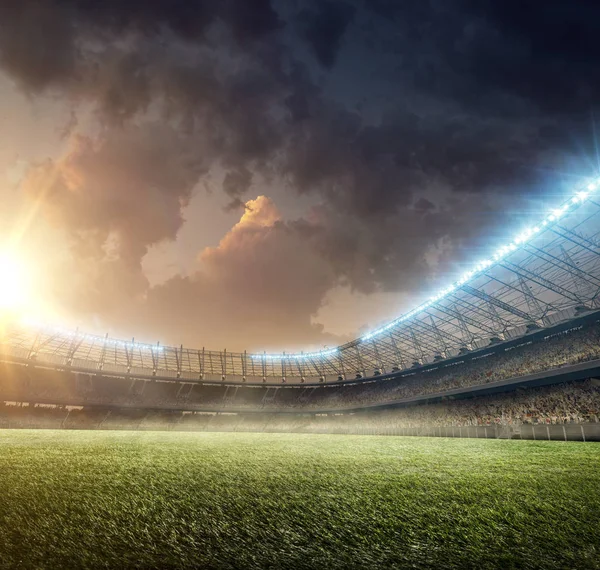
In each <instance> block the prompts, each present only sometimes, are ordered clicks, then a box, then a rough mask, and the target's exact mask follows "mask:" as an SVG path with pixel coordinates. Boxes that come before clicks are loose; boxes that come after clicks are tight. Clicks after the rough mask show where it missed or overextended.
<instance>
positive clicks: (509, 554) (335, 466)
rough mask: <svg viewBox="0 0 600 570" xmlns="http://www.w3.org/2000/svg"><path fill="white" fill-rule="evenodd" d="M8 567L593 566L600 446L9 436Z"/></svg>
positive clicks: (4, 514) (599, 529) (5, 451)
mask: <svg viewBox="0 0 600 570" xmlns="http://www.w3.org/2000/svg"><path fill="white" fill-rule="evenodd" d="M0 568H2V569H3V568H232V569H233V568H239V569H252V568H272V569H287V568H289V569H301V568H319V569H329V568H344V569H346V568H477V569H484V568H545V569H553V568H557V569H558V568H560V569H563V568H600V445H597V444H584V443H561V442H539V441H538V442H535V441H503V440H467V439H463V440H452V439H442V438H402V437H374V436H335V435H332V436H327V435H293V434H241V433H233V434H224V433H221V434H219V433H213V434H210V433H209V434H198V433H166V432H162V433H161V432H152V433H151V432H145V433H138V432H106V431H105V432H98V431H96V432H68V431H42V430H40V431H29V430H27V431H17V430H15V431H0Z"/></svg>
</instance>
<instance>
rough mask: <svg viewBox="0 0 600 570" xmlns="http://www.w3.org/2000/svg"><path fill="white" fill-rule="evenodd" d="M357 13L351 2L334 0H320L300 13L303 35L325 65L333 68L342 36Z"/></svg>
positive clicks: (299, 19)
mask: <svg viewBox="0 0 600 570" xmlns="http://www.w3.org/2000/svg"><path fill="white" fill-rule="evenodd" d="M355 13H356V8H355V7H354V6H352V5H351V4H346V3H345V2H333V1H318V2H316V3H315V5H314V6H311V7H310V8H305V9H304V10H302V11H301V12H300V13H299V15H298V22H299V27H300V30H301V35H302V36H303V37H304V38H305V39H306V41H307V43H308V45H309V46H310V48H311V50H312V51H313V53H314V55H315V57H316V58H317V60H318V61H319V63H320V64H321V65H322V66H323V67H326V68H331V67H332V66H333V64H334V63H335V60H336V57H337V52H338V50H339V48H340V43H341V41H342V37H343V35H344V33H345V32H346V28H347V27H348V25H349V24H350V23H351V22H352V20H353V18H354V15H355Z"/></svg>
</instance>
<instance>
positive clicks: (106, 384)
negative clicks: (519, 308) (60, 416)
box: [0, 322, 600, 417]
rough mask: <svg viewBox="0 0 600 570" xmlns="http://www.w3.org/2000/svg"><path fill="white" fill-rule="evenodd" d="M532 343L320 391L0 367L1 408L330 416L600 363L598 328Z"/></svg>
mask: <svg viewBox="0 0 600 570" xmlns="http://www.w3.org/2000/svg"><path fill="white" fill-rule="evenodd" d="M526 339H527V337H525V338H524V339H523V342H521V343H520V344H518V345H516V346H509V347H506V346H503V345H498V346H495V347H490V348H489V349H487V350H484V351H479V352H477V353H473V354H468V355H465V356H464V357H462V360H458V361H457V359H454V360H452V361H449V362H443V361H442V362H439V363H437V365H435V366H429V367H423V368H417V369H411V370H406V371H404V372H403V373H401V374H400V375H398V376H396V377H394V378H391V379H382V378H379V379H373V380H369V381H363V382H360V383H356V384H346V383H328V384H324V385H320V386H303V385H301V384H296V385H291V384H288V385H285V386H281V385H275V386H273V385H266V386H262V385H259V386H248V385H240V384H239V385H234V386H232V385H225V384H209V383H205V384H200V383H197V382H191V381H188V382H185V381H178V380H175V379H174V380H172V381H166V380H149V379H143V378H130V377H126V378H119V377H110V376H102V375H92V374H84V373H71V372H68V371H60V370H53V369H49V368H41V367H27V366H23V365H16V364H10V363H0V402H2V401H4V402H21V403H25V402H26V403H30V404H55V405H56V404H61V405H69V406H91V405H95V406H121V407H129V408H144V409H149V408H159V409H173V410H185V411H210V410H231V411H235V410H261V409H262V410H273V409H295V410H296V409H298V410H299V409H306V410H330V409H339V408H352V407H359V406H360V405H362V404H373V403H379V402H382V403H383V402H389V401H395V400H403V399H407V398H413V397H418V396H422V395H429V394H435V393H443V392H445V391H448V390H452V389H456V388H469V387H472V386H479V385H485V384H487V383H490V382H496V381H499V380H505V379H510V378H516V377H522V376H527V375H529V374H533V373H536V372H541V371H546V370H551V369H557V368H560V367H564V366H568V365H573V364H577V363H581V362H587V361H591V360H595V359H600V322H595V323H593V324H591V325H587V326H576V327H572V328H570V329H568V330H564V331H562V332H559V333H555V334H552V335H548V336H546V337H544V338H541V339H538V340H536V341H532V340H526ZM491 415H493V414H491ZM478 417H479V416H478Z"/></svg>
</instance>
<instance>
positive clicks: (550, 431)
mask: <svg viewBox="0 0 600 570" xmlns="http://www.w3.org/2000/svg"><path fill="white" fill-rule="evenodd" d="M33 427H34V426H33V425H28V424H27V422H22V421H21V422H15V423H11V422H6V421H5V422H2V423H0V429H32V428H33ZM35 429H65V430H69V429H73V428H64V427H62V426H61V424H60V423H57V424H56V425H54V426H52V425H46V426H44V427H42V426H40V425H36V426H35ZM79 429H84V430H86V429H89V430H102V431H127V429H126V428H124V427H109V426H97V427H89V428H79ZM130 430H131V431H182V432H184V431H185V432H208V433H210V432H226V433H231V432H243V433H247V432H256V433H305V434H323V435H325V434H329V435H378V436H403V437H453V438H477V439H529V440H536V441H581V442H600V423H579V424H545V425H544V424H538V425H530V424H522V425H520V426H506V425H496V426H463V427H458V426H441V427H440V426H436V427H419V428H362V427H357V428H344V427H340V428H335V429H318V428H313V429H300V430H298V429H296V430H283V429H282V430H278V429H273V428H270V429H266V430H249V429H239V428H238V429H227V428H225V427H221V428H218V429H215V428H214V427H209V428H207V429H198V428H193V427H184V426H178V425H173V426H169V427H164V428H156V427H154V428H150V427H145V428H140V427H137V426H132V427H131V428H130Z"/></svg>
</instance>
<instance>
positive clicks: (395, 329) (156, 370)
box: [1, 179, 600, 382]
mask: <svg viewBox="0 0 600 570" xmlns="http://www.w3.org/2000/svg"><path fill="white" fill-rule="evenodd" d="M598 191H600V179H598V180H596V181H593V182H589V183H588V184H587V185H586V186H585V187H584V188H580V189H578V190H577V191H576V192H575V193H574V194H573V195H572V196H571V197H570V198H569V199H568V200H566V201H565V202H563V203H562V204H560V205H559V206H558V207H557V208H554V209H553V210H552V211H550V212H549V213H548V214H547V215H546V216H545V217H544V218H542V219H540V220H538V221H537V222H536V223H535V224H534V225H531V226H530V227H529V228H528V229H527V230H526V231H524V232H522V233H521V234H520V235H518V236H516V237H515V238H514V239H512V240H510V241H507V242H506V243H504V244H502V245H501V246H500V247H498V248H497V249H496V251H494V252H491V254H490V256H489V257H487V258H485V259H483V260H479V261H477V262H476V263H475V264H474V266H473V268H472V269H471V270H469V271H468V272H467V273H466V274H465V275H463V276H462V277H461V278H459V279H458V280H457V281H456V282H455V283H452V284H451V285H450V286H448V287H447V288H446V289H444V290H443V291H440V293H438V294H437V295H435V296H434V297H433V298H432V299H429V300H428V301H426V302H424V303H423V304H421V305H419V306H418V307H416V308H415V309H413V310H411V311H410V312H408V313H406V314H404V315H402V316H400V317H398V318H396V319H394V320H393V321H391V322H389V323H388V324H386V325H385V326H383V327H380V328H378V329H376V330H374V331H371V332H369V333H367V334H365V335H364V336H362V337H360V338H357V339H355V340H353V341H351V342H349V343H346V344H344V345H342V346H339V347H336V348H333V349H329V350H324V351H319V352H307V353H302V352H300V353H292V354H286V353H280V354H266V353H263V354H247V353H246V352H243V353H240V352H228V351H226V350H223V351H211V350H205V349H188V348H183V347H170V346H160V345H150V344H142V343H135V342H127V341H122V340H116V339H111V338H108V337H107V336H105V337H100V336H96V335H90V334H86V333H82V332H79V331H72V330H66V329H61V328H56V327H51V328H35V329H34V328H31V327H17V328H14V329H12V330H11V331H10V333H9V334H7V335H5V336H4V337H3V338H2V339H1V342H2V350H3V351H4V352H5V353H8V354H11V355H14V356H17V357H20V358H35V359H36V360H37V361H38V362H40V363H41V362H47V363H48V364H51V365H66V366H73V367H76V368H79V369H90V370H94V371H98V370H104V371H107V372H113V373H127V372H130V373H139V374H150V375H156V376H161V377H180V378H183V379H190V380H198V379H204V380H223V379H227V380H228V381H236V380H237V381H244V380H248V381H249V382H250V381H251V382H256V381H263V379H266V380H267V381H270V382H281V381H282V380H283V379H285V381H286V382H301V381H303V379H306V380H307V381H310V380H312V381H314V380H315V379H323V380H324V381H336V380H338V378H339V377H343V378H351V377H354V376H355V375H357V374H360V375H362V376H365V377H366V376H372V375H373V374H375V372H376V371H381V373H386V372H391V371H394V370H396V369H400V370H401V369H406V368H410V367H412V366H413V365H415V363H417V364H424V363H428V362H432V361H434V360H436V359H445V358H449V357H452V356H455V355H456V354H458V353H459V352H460V351H465V350H473V349H477V348H481V347H483V346H486V345H487V344H489V343H490V341H491V339H497V340H503V339H510V338H514V337H516V336H519V335H521V334H523V333H524V332H526V331H527V330H531V329H533V328H544V327H546V326H551V325H552V324H554V323H556V322H558V321H560V320H564V319H567V318H570V317H572V316H574V315H575V313H576V311H577V310H581V309H589V310H595V309H598V308H600V301H599V299H598V295H599V293H600V259H599V253H600V251H599V249H598V248H599V245H600V240H599V237H598V230H599V229H600V227H599V223H598V221H599V220H598V216H599V214H600V205H599V204H598V202H597V201H596V198H597V194H598ZM578 308H579V309H578Z"/></svg>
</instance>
